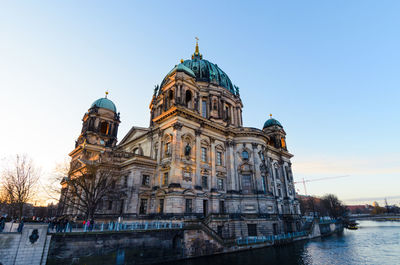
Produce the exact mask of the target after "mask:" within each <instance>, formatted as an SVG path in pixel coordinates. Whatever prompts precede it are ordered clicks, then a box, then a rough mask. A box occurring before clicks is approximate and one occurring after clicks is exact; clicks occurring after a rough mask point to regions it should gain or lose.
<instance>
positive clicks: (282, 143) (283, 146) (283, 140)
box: [281, 137, 286, 148]
mask: <svg viewBox="0 0 400 265" xmlns="http://www.w3.org/2000/svg"><path fill="white" fill-rule="evenodd" d="M281 146H282V148H286V142H285V138H283V137H282V138H281Z"/></svg>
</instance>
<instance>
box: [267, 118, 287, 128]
mask: <svg viewBox="0 0 400 265" xmlns="http://www.w3.org/2000/svg"><path fill="white" fill-rule="evenodd" d="M275 125H276V126H279V127H281V128H283V126H282V124H281V123H280V122H279V121H277V120H275V119H273V118H269V119H268V120H267V121H266V122H265V123H264V127H263V129H265V128H267V127H271V126H275Z"/></svg>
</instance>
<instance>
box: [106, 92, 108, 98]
mask: <svg viewBox="0 0 400 265" xmlns="http://www.w3.org/2000/svg"><path fill="white" fill-rule="evenodd" d="M107 96H108V90H106V98H107Z"/></svg>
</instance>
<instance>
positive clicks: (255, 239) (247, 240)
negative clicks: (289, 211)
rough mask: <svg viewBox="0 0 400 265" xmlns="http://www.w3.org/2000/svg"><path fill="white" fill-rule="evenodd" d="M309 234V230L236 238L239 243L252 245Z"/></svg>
mask: <svg viewBox="0 0 400 265" xmlns="http://www.w3.org/2000/svg"><path fill="white" fill-rule="evenodd" d="M306 235H308V233H307V231H300V232H293V233H287V234H280V235H270V236H248V237H239V238H237V239H236V243H237V244H238V245H250V244H260V243H273V242H274V241H278V240H284V239H292V238H297V237H302V236H306Z"/></svg>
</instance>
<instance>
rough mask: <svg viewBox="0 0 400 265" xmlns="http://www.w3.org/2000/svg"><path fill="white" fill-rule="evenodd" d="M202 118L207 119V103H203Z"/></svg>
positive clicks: (203, 101)
mask: <svg viewBox="0 0 400 265" xmlns="http://www.w3.org/2000/svg"><path fill="white" fill-rule="evenodd" d="M201 116H203V117H204V118H207V101H205V100H202V101H201Z"/></svg>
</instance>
